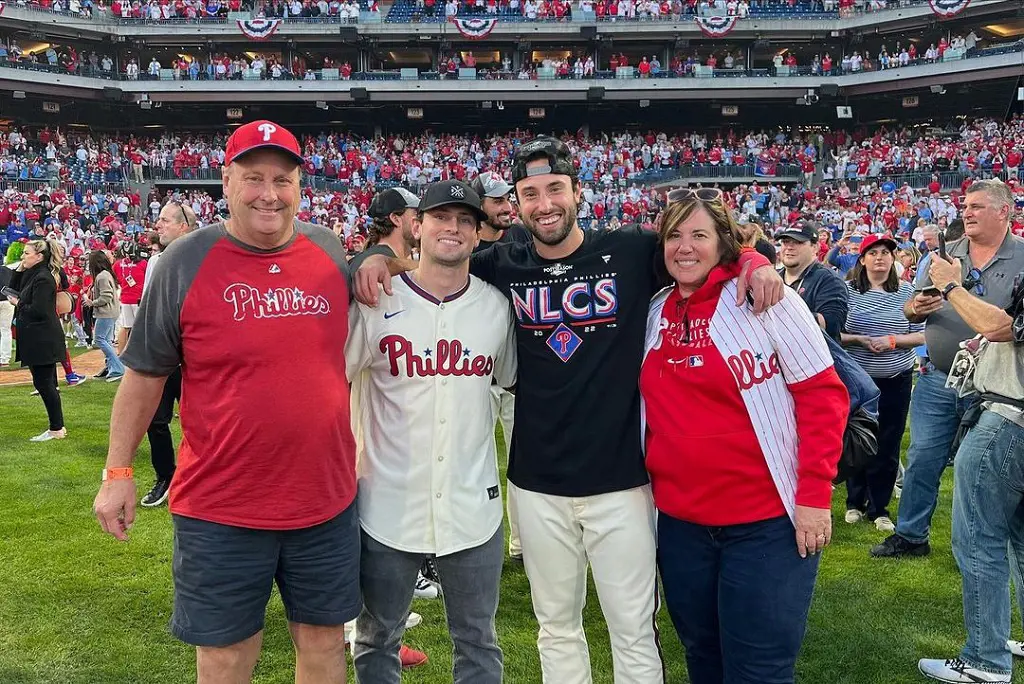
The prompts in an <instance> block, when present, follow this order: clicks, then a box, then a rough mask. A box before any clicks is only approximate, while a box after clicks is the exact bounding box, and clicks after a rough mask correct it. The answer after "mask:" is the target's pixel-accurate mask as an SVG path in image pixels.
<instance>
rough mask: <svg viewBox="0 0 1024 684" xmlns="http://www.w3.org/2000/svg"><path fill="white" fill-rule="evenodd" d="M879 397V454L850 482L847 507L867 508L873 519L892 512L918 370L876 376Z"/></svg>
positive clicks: (862, 509)
mask: <svg viewBox="0 0 1024 684" xmlns="http://www.w3.org/2000/svg"><path fill="white" fill-rule="evenodd" d="M873 380H874V381H875V384H876V385H877V386H878V389H879V391H880V392H881V395H880V396H879V397H878V455H877V456H875V459H874V460H873V461H871V463H869V464H868V467H867V468H866V469H865V470H864V471H863V472H860V473H857V474H856V475H854V476H853V477H851V478H850V479H849V480H847V481H846V508H847V510H849V509H854V508H855V509H857V510H859V511H866V512H867V517H868V519H869V520H874V519H875V518H877V517H879V516H883V515H884V516H886V517H891V516H890V515H889V502H890V501H891V500H892V488H893V486H894V485H895V484H896V476H897V475H898V474H899V470H900V445H901V444H902V442H903V432H904V431H905V430H906V428H907V412H908V411H909V410H910V392H911V390H912V389H913V387H914V371H912V370H908V371H907V372H905V373H900V374H899V375H897V376H895V377H892V378H873Z"/></svg>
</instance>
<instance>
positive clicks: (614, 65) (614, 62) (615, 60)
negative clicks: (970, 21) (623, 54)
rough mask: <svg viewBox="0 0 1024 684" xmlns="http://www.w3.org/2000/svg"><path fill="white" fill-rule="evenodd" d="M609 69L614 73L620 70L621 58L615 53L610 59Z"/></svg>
mask: <svg viewBox="0 0 1024 684" xmlns="http://www.w3.org/2000/svg"><path fill="white" fill-rule="evenodd" d="M608 68H609V69H611V70H612V71H615V70H616V69H618V68H619V56H618V55H616V54H615V53H614V52H613V53H612V56H611V57H609V58H608Z"/></svg>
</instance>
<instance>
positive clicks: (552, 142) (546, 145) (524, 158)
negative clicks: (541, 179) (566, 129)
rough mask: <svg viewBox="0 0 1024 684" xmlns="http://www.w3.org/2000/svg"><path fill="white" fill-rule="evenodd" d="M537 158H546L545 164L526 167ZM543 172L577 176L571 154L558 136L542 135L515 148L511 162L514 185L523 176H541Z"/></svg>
mask: <svg viewBox="0 0 1024 684" xmlns="http://www.w3.org/2000/svg"><path fill="white" fill-rule="evenodd" d="M538 159H547V161H548V163H547V165H545V166H539V165H538V166H534V167H532V168H529V169H528V168H526V165H527V164H528V163H529V162H532V161H536V160H538ZM545 173H557V174H561V175H563V176H569V177H570V178H573V179H575V178H576V177H577V175H576V165H575V164H574V163H573V161H572V155H571V154H570V152H569V148H568V147H566V145H565V143H563V142H562V141H561V140H559V139H558V138H552V137H551V136H547V135H542V136H540V137H539V138H535V139H533V140H531V141H530V142H528V143H524V144H522V145H520V146H519V149H517V150H516V156H515V159H514V161H513V162H512V184H513V185H515V184H516V183H518V182H519V181H521V180H522V179H524V178H528V177H530V176H541V175H544V174H545Z"/></svg>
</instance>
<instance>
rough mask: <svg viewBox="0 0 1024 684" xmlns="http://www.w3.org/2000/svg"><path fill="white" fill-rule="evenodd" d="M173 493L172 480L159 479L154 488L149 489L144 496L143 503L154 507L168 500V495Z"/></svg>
mask: <svg viewBox="0 0 1024 684" xmlns="http://www.w3.org/2000/svg"><path fill="white" fill-rule="evenodd" d="M170 493H171V481H170V480H163V479H160V480H157V481H156V484H154V485H153V488H152V489H150V490H149V493H148V494H146V496H144V497H142V505H143V506H145V507H147V508H153V507H155V506H160V505H162V504H163V503H164V502H165V501H167V495H168V494H170Z"/></svg>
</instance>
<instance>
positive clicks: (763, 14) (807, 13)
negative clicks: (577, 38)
mask: <svg viewBox="0 0 1024 684" xmlns="http://www.w3.org/2000/svg"><path fill="white" fill-rule="evenodd" d="M928 2H929V0H890V2H888V3H887V4H886V7H885V8H883V9H877V10H872V9H871V8H870V3H864V6H863V7H861V8H853V9H852V10H851V11H849V12H844V13H842V14H841V13H840V12H839V10H832V11H825V10H824V9H823V5H822V3H820V2H814V3H811V2H806V1H801V2H798V3H797V4H796V5H795V6H790V5H789V3H788V2H774V3H772V4H768V5H765V6H756V7H755V6H752V7H751V8H750V13H749V18H757V19H769V18H784V19H787V20H788V19H798V20H799V19H841V18H846V17H850V16H855V15H864V14H880V13H884V12H887V11H891V10H901V9H907V8H910V7H917V6H921V5H926V4H928ZM10 4H11V6H16V7H18V8H23V9H29V10H33V11H37V12H40V13H46V14H56V15H60V16H66V17H69V18H75V19H89V20H91V21H95V22H97V23H117V24H133V23H164V22H177V23H180V24H186V25H196V24H203V23H225V22H228V21H232V20H233V16H232V17H229V16H227V15H226V14H223V13H220V14H218V15H216V16H204V17H198V18H196V19H187V18H184V17H172V18H170V19H158V20H153V19H150V18H149V17H145V18H143V17H139V18H137V19H136V18H124V17H115V16H111V15H110V14H109V12H107V11H101V10H100V9H99V8H95V7H94V8H93V9H92V11H91V16H87V14H88V10H87V9H85V10H83V12H79V13H75V12H71V11H69V10H54V9H53V8H52V7H45V6H43V5H42V4H39V3H37V2H24V1H23V2H17V3H10ZM573 4H574V5H577V7H578V3H576V2H574V3H573ZM360 5H361V6H362V7H363V9H366V8H367V7H366V0H361V1H360ZM577 7H574V8H573V12H574V16H575V14H579V13H580V12H579V11H578V9H577ZM414 10H415V7H414V4H413V3H412V2H410V1H409V0H398V2H396V3H395V4H394V5H393V6H392V7H391V9H390V11H389V12H388V16H387V17H386V18H384V19H383V21H384V22H386V23H407V22H408V21H409V20H410V18H411V16H412V14H413V12H414ZM235 14H241V13H232V15H235ZM245 14H246V15H248V16H249V17H250V18H252V17H254V16H255V12H254V11H248V12H245ZM435 14H436V16H427V17H424V18H429V19H434V20H440V21H443V20H444V3H443V1H442V0H438V2H437V5H436V9H435ZM702 14H712V15H714V14H724V13H722V12H715V11H712V12H710V13H702ZM459 16H460V17H467V16H468V17H472V18H488V17H491V16H496V17H497V18H498V19H501V20H504V21H515V22H524V21H529V22H544V21H549V22H558V21H562V20H559V19H557V18H554V17H551V18H548V19H527V18H526V17H524V16H522V15H521V14H515V13H512V12H511V11H508V10H505V11H499V13H498V14H497V15H489V14H486V13H471V14H468V15H464V14H460V15H459ZM683 16H684V17H690V16H693V15H692V13H690V12H687V13H686V14H684V15H683ZM399 17H401V18H399ZM304 19H313V20H314V21H313V22H307V23H340V22H339V21H337V18H336V17H335V18H334V19H335V21H317V20H320V19H321V18H320V17H286V18H285V21H303V20H304ZM327 19H331V17H328V18H327ZM360 20H361V21H362V20H363V17H362V16H360ZM586 20H587V21H597V22H616V21H637V22H643V21H678V20H679V19H678V18H673V15H671V14H667V15H660V16H658V17H656V18H652V17H647V18H642V17H636V18H633V19H628V18H620V17H617V16H616V17H609V16H605V17H597V16H596V15H594V14H591V15H590V16H588V17H587V18H586Z"/></svg>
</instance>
